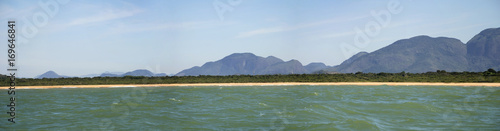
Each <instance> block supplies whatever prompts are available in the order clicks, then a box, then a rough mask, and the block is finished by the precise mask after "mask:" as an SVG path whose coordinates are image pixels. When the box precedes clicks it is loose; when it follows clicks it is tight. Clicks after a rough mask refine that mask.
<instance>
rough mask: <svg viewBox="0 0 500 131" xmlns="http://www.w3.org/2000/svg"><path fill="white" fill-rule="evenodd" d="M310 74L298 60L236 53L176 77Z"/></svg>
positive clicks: (188, 70)
mask: <svg viewBox="0 0 500 131" xmlns="http://www.w3.org/2000/svg"><path fill="white" fill-rule="evenodd" d="M321 64H322V63H321ZM313 65H314V64H313ZM323 65H324V64H323ZM320 66H321V65H320ZM310 67H311V68H312V66H310ZM320 69H323V68H320ZM318 70H319V69H318ZM310 72H311V71H309V70H308V69H306V68H305V67H304V66H303V65H302V63H300V62H299V61H297V60H290V61H286V62H285V61H283V60H281V59H279V58H276V57H274V56H268V57H265V58H264V57H261V56H256V55H254V54H252V53H234V54H231V55H229V56H226V57H224V58H222V59H221V60H218V61H215V62H207V63H205V64H203V65H202V66H201V67H199V66H195V67H192V68H190V69H186V70H183V71H181V72H179V73H177V74H176V76H197V75H264V74H307V73H310Z"/></svg>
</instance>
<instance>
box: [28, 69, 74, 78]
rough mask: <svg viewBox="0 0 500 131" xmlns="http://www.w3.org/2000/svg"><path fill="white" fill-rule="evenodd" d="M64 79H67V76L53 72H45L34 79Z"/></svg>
mask: <svg viewBox="0 0 500 131" xmlns="http://www.w3.org/2000/svg"><path fill="white" fill-rule="evenodd" d="M66 77H68V76H62V75H59V74H57V73H56V72H54V71H47V72H45V73H43V74H41V75H39V76H37V77H35V78H38V79H42V78H66Z"/></svg>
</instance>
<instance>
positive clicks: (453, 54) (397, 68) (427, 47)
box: [37, 28, 500, 78]
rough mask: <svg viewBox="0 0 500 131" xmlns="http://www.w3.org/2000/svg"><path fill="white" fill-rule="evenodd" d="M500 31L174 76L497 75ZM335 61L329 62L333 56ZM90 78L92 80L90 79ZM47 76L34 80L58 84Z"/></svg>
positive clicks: (236, 58)
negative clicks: (338, 57)
mask: <svg viewBox="0 0 500 131" xmlns="http://www.w3.org/2000/svg"><path fill="white" fill-rule="evenodd" d="M499 56H500V28H490V29H485V30H483V31H481V32H480V33H479V34H477V35H475V36H474V37H473V38H472V39H471V40H469V41H468V42H467V43H463V42H461V41H460V40H458V39H455V38H449V37H429V36H425V35H421V36H415V37H412V38H408V39H402V40H398V41H396V42H394V43H392V44H390V45H388V46H386V47H383V48H381V49H379V50H376V51H374V52H371V53H368V52H359V53H357V54H355V55H353V56H352V57H350V58H349V59H347V60H345V61H344V62H342V63H341V64H340V65H336V66H327V65H325V64H324V63H319V62H318V63H310V64H308V65H306V66H303V65H302V63H301V62H299V61H298V60H289V61H283V60H281V59H279V58H277V57H274V56H268V57H261V56H257V55H255V54H252V53H234V54H231V55H229V56H226V57H224V58H222V59H220V60H217V61H213V62H207V63H205V64H203V65H202V66H195V67H192V68H189V69H185V70H182V71H181V72H179V73H177V74H175V75H176V76H197V75H265V74H310V73H354V72H373V73H378V72H387V73H397V72H402V71H405V72H412V73H422V72H429V71H436V70H446V71H456V72H461V71H474V72H477V71H485V70H487V69H488V68H493V69H495V70H500V57H499ZM332 57H334V56H332ZM127 75H130V76H166V74H165V73H161V74H154V73H152V72H150V71H148V70H144V69H140V70H135V71H131V72H126V73H123V74H119V73H109V72H106V73H102V74H101V75H96V74H94V75H93V76H101V77H120V76H127ZM89 76H92V75H89ZM60 77H68V76H61V75H58V74H57V73H55V72H53V71H48V72H46V73H44V74H42V75H40V76H38V77H37V78H60Z"/></svg>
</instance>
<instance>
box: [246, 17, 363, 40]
mask: <svg viewBox="0 0 500 131" xmlns="http://www.w3.org/2000/svg"><path fill="white" fill-rule="evenodd" d="M367 17H369V15H363V16H357V17H350V18H334V19H329V20H323V21H318V22H312V23H306V24H299V25H295V26H288V27H282V26H280V27H271V28H261V29H256V30H252V31H247V32H241V33H239V34H238V36H236V37H237V38H244V37H251V36H255V35H262V34H269V33H276V32H284V31H292V30H298V29H303V28H309V27H315V26H320V25H326V24H332V23H341V22H350V21H354V20H358V19H363V18H367Z"/></svg>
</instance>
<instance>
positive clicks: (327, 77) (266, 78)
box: [0, 69, 500, 86]
mask: <svg viewBox="0 0 500 131" xmlns="http://www.w3.org/2000/svg"><path fill="white" fill-rule="evenodd" d="M0 81H3V82H2V83H1V84H0V86H9V85H8V84H9V82H10V79H9V76H7V75H0ZM251 82H256V83H257V82H258V83H269V82H445V83H451V82H457V83H464V82H500V71H495V70H493V69H488V70H487V71H484V72H446V71H445V70H437V71H436V72H426V73H407V72H404V71H403V72H400V73H384V72H380V73H363V72H356V73H343V74H326V73H319V74H289V75H229V76H209V75H200V76H165V77H145V76H124V77H92V78H78V77H73V78H43V79H34V78H16V85H17V86H48V85H106V84H175V83H251Z"/></svg>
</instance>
